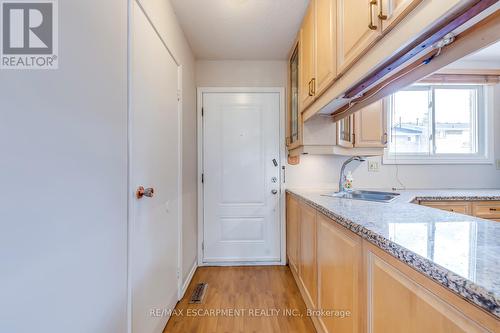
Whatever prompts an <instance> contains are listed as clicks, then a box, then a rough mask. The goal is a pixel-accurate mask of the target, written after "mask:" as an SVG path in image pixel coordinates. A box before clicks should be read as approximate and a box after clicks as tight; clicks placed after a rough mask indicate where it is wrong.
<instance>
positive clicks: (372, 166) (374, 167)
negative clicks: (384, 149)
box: [368, 161, 380, 172]
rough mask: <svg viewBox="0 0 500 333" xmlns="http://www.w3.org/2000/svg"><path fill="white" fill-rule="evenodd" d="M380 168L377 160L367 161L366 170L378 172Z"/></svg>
mask: <svg viewBox="0 0 500 333" xmlns="http://www.w3.org/2000/svg"><path fill="white" fill-rule="evenodd" d="M379 170H380V164H379V163H378V161H368V172H378V171H379Z"/></svg>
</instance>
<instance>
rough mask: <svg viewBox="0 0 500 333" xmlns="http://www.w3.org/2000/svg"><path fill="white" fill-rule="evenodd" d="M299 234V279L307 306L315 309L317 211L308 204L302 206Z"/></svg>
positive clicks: (316, 294)
mask: <svg viewBox="0 0 500 333" xmlns="http://www.w3.org/2000/svg"><path fill="white" fill-rule="evenodd" d="M299 232H300V234H299V239H300V250H299V278H300V281H301V283H302V287H303V289H304V291H305V297H306V304H307V305H308V307H309V308H312V309H315V308H316V304H317V299H318V288H317V287H318V280H317V275H318V274H317V262H316V249H317V247H316V210H315V209H314V208H313V207H311V206H309V205H307V204H306V203H301V204H300V222H299Z"/></svg>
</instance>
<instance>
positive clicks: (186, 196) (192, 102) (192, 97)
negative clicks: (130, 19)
mask: <svg viewBox="0 0 500 333" xmlns="http://www.w3.org/2000/svg"><path fill="white" fill-rule="evenodd" d="M139 2H140V3H141V4H142V6H143V8H144V10H145V11H146V13H148V16H149V17H150V18H151V20H152V21H153V24H154V25H155V27H156V29H157V30H158V32H159V33H160V34H161V36H162V38H163V40H164V41H165V43H166V44H167V46H168V48H169V50H170V52H171V53H172V54H173V56H174V57H175V59H176V60H177V61H178V62H179V63H180V64H181V66H182V191H183V194H182V204H183V207H182V220H183V223H182V265H181V269H182V278H183V281H185V280H186V279H187V277H188V275H189V272H190V271H191V269H192V267H193V266H194V265H195V264H196V262H197V260H196V259H197V218H198V217H197V213H196V212H197V209H198V208H197V207H198V203H197V179H198V178H197V164H196V160H197V156H198V155H197V141H196V130H197V127H196V86H195V60H194V55H193V53H192V52H191V48H190V46H189V44H188V42H187V40H186V38H185V37H184V33H183V32H182V30H181V28H180V25H179V23H178V20H177V17H176V16H175V12H174V9H173V7H172V5H171V3H170V1H169V0H167V1H165V0H140V1H139Z"/></svg>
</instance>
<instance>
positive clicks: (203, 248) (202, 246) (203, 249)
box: [201, 242, 205, 251]
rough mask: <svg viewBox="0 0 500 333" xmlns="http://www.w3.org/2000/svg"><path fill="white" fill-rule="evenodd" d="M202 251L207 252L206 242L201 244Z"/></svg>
mask: <svg viewBox="0 0 500 333" xmlns="http://www.w3.org/2000/svg"><path fill="white" fill-rule="evenodd" d="M201 250H202V251H205V242H201Z"/></svg>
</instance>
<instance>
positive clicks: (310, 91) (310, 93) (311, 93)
mask: <svg viewBox="0 0 500 333" xmlns="http://www.w3.org/2000/svg"><path fill="white" fill-rule="evenodd" d="M312 82H313V79H311V81H309V96H313V92H312V88H311V87H312V84H311V83H312Z"/></svg>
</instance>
